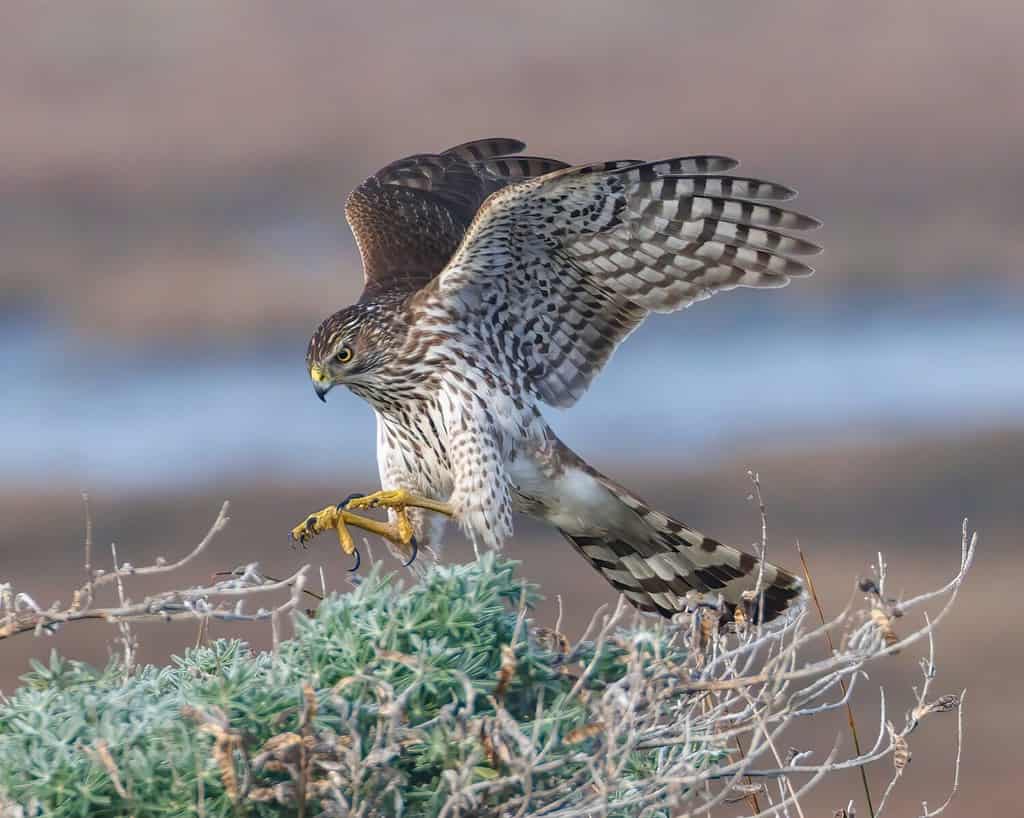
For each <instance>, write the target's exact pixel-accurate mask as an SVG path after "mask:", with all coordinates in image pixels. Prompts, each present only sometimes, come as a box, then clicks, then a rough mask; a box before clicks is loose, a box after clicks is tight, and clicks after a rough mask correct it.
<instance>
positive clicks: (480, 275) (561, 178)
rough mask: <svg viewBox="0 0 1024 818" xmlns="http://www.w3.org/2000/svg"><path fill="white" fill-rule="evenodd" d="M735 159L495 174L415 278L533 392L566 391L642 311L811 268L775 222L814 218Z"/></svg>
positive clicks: (775, 282)
mask: <svg viewBox="0 0 1024 818" xmlns="http://www.w3.org/2000/svg"><path fill="white" fill-rule="evenodd" d="M737 164H738V163H737V162H736V161H735V160H733V159H730V158H728V157H723V156H691V157H680V158H676V159H669V160H662V161H657V162H646V163H631V162H608V163H603V164H598V165H586V166H580V167H573V168H567V169H564V170H561V171H559V172H556V173H549V174H548V175H545V176H543V177H541V178H536V179H531V180H527V181H523V182H521V183H519V184H515V185H513V186H509V187H505V188H504V189H502V190H500V192H497V193H495V194H494V195H493V196H491V197H490V198H489V199H488V200H487V202H486V204H485V205H484V206H483V207H482V208H481V210H480V212H479V213H478V215H477V217H476V219H475V221H474V222H473V223H472V226H471V227H470V228H469V230H468V231H467V233H466V236H465V238H464V239H463V241H462V243H461V245H460V246H459V249H458V251H457V252H456V253H455V254H454V256H453V257H452V259H451V261H450V262H449V264H448V265H447V267H446V268H445V269H444V271H443V272H442V273H441V274H440V275H439V276H438V278H437V280H436V281H435V282H434V284H433V285H432V287H431V288H430V289H429V291H428V292H430V293H431V294H433V295H434V296H435V297H436V298H438V299H440V300H441V301H442V302H443V303H446V304H448V305H449V306H451V307H452V308H453V309H454V310H455V311H456V314H458V315H459V316H460V317H461V320H462V321H463V326H462V330H463V332H464V333H466V334H468V335H470V336H471V337H475V338H476V339H477V340H478V341H479V342H480V343H481V344H483V345H484V346H487V347H489V348H491V349H498V350H501V352H502V353H503V355H504V357H505V359H506V360H507V361H510V362H511V365H512V366H513V367H514V368H515V370H516V371H517V372H519V373H520V375H521V377H522V378H523V380H524V382H525V383H526V384H527V386H528V387H529V388H531V389H532V390H533V391H534V392H535V394H536V395H537V396H538V397H540V398H541V399H542V400H544V401H545V402H547V403H549V404H552V405H555V406H569V405H572V404H573V403H575V402H576V400H578V399H579V397H580V396H581V395H582V394H583V393H584V392H585V391H586V389H587V387H588V386H589V385H590V383H591V382H592V380H593V379H594V377H595V376H596V375H597V373H598V372H599V371H600V370H601V368H602V367H603V366H604V365H605V363H606V362H607V361H608V359H609V358H610V357H611V354H612V352H613V351H614V349H615V347H616V346H617V345H618V344H619V343H621V342H622V340H623V339H624V338H625V337H626V336H627V335H628V334H629V333H630V332H631V331H632V330H633V329H635V328H636V327H637V326H638V325H639V324H640V323H641V322H642V321H643V319H644V318H645V317H646V316H647V315H648V314H649V313H650V312H673V311H675V310H679V309H682V308H683V307H687V306H689V305H690V304H692V303H694V302H695V301H699V300H702V299H704V298H708V297H710V296H711V295H712V294H714V293H715V292H718V291H720V290H729V289H733V288H735V287H782V286H785V285H786V284H788V283H789V281H790V279H791V278H795V277H802V276H808V275H810V274H811V273H812V272H813V270H812V268H811V267H809V266H808V265H807V264H806V263H804V261H803V260H802V259H801V258H798V257H803V256H807V255H812V254H815V253H819V252H820V251H821V248H820V247H819V246H818V245H816V244H814V243H812V242H810V241H807V240H805V239H802V238H799V237H796V236H792V235H789V233H786V232H782V231H783V230H787V231H798V230H807V229H813V228H816V227H818V226H820V222H818V221H817V220H816V219H813V218H811V217H810V216H806V215H804V214H802V213H797V212H795V211H792V210H788V209H786V208H784V207H780V206H779V205H778V204H777V203H778V202H783V201H787V200H789V199H791V198H793V197H794V196H795V195H796V192H795V191H794V190H792V189H791V188H788V187H785V186H783V185H779V184H775V183H772V182H765V181H761V180H758V179H751V178H747V177H739V176H731V175H726V172H727V171H729V170H731V169H732V168H734V167H736V165H737ZM425 295H426V293H425Z"/></svg>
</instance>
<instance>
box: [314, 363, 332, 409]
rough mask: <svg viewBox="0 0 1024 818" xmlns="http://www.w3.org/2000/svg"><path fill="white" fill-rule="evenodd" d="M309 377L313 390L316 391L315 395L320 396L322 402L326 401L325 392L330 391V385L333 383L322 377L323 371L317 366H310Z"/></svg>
mask: <svg viewBox="0 0 1024 818" xmlns="http://www.w3.org/2000/svg"><path fill="white" fill-rule="evenodd" d="M309 377H310V378H311V379H312V381H313V391H314V392H316V396H317V397H318V398H320V400H321V401H322V402H323V403H327V393H328V392H330V391H331V387H332V386H334V384H332V383H331V382H330V381H328V380H327V378H325V377H324V373H323V372H322V371H321V369H320V367H318V366H312V367H310V368H309Z"/></svg>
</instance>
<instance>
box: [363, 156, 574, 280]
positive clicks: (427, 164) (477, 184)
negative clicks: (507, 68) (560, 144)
mask: <svg viewBox="0 0 1024 818" xmlns="http://www.w3.org/2000/svg"><path fill="white" fill-rule="evenodd" d="M525 147H526V145H525V143H523V142H520V141H519V140H516V139H504V138H500V139H481V140H476V141H473V142H466V143H464V144H462V145H457V146H455V147H454V148H449V149H448V150H446V151H444V152H442V153H440V154H417V155H414V156H408V157H406V158H404V159H399V160H398V161H396V162H392V163H391V164H390V165H388V166H387V167H384V168H382V169H381V170H379V171H377V173H375V174H374V175H373V176H371V177H370V178H368V179H366V180H365V181H364V182H363V183H362V184H361V185H359V187H357V188H356V189H355V190H354V191H353V192H352V193H351V194H350V195H349V197H348V201H347V202H346V205H345V216H346V218H347V220H348V223H349V225H350V227H351V228H352V233H353V235H354V236H355V239H356V244H357V245H358V247H359V253H360V256H361V257H362V261H363V271H364V278H365V286H366V289H367V290H371V291H372V290H379V289H390V288H392V287H408V288H417V287H421V286H423V285H424V284H426V283H427V282H428V281H430V279H431V278H433V277H434V276H435V275H437V274H438V273H439V272H440V271H441V270H442V269H443V268H444V266H445V265H446V264H447V263H448V261H449V259H450V258H451V256H452V254H453V253H454V252H455V250H456V248H458V246H459V243H460V242H461V241H462V238H463V236H464V235H465V232H466V230H467V228H468V227H469V225H470V224H471V223H472V221H473V218H474V216H475V215H476V212H477V210H478V209H479V207H480V205H482V204H483V202H484V201H485V200H486V199H487V197H488V196H489V195H491V194H492V193H494V192H495V191H496V190H499V189H501V188H502V187H504V186H506V185H508V184H510V183H512V182H516V181H521V180H523V179H525V178H530V177H533V176H538V175H541V174H544V173H549V172H550V171H553V170H557V169H560V168H564V167H567V166H566V164H565V163H564V162H559V161H558V160H556V159H547V158H540V157H530V156H514V155H513V154H517V153H519V152H520V151H522V150H523V149H524V148H525Z"/></svg>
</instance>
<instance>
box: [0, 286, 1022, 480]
mask: <svg viewBox="0 0 1024 818" xmlns="http://www.w3.org/2000/svg"><path fill="white" fill-rule="evenodd" d="M1022 307H1024V304H1022V303H1020V302H1017V303H1013V302H1006V301H996V300H984V299H973V300H967V299H964V298H952V297H945V298H938V299H934V300H930V301H920V300H918V301H914V302H912V303H911V302H909V301H908V302H894V301H892V300H889V301H884V302H880V303H871V302H861V303H858V304H848V305H844V306H842V307H838V308H837V307H830V308H828V309H809V308H808V307H807V305H804V307H803V309H802V310H800V311H799V312H796V313H794V312H792V311H782V308H781V306H780V302H779V300H778V297H777V296H773V294H764V293H734V294H731V295H730V296H729V297H728V298H720V299H715V300H713V301H711V302H709V303H708V304H701V305H698V306H697V307H696V308H694V309H692V310H689V311H687V312H686V313H685V314H682V315H676V316H665V317H656V318H655V319H653V320H652V321H649V322H648V323H647V324H646V325H645V326H644V327H642V328H641V329H640V330H639V331H638V332H637V333H635V334H634V335H633V336H632V337H631V338H630V339H629V341H628V343H627V344H625V345H624V346H623V347H622V348H621V349H620V350H619V351H618V352H617V354H616V355H615V357H614V358H613V360H612V362H611V364H610V365H609V367H608V368H607V369H606V371H605V373H604V374H603V376H602V377H600V378H599V379H598V381H597V382H596V383H595V385H594V386H593V387H592V389H591V391H590V392H589V393H588V394H587V395H586V396H585V397H584V398H583V400H582V401H581V402H580V404H579V405H578V406H576V407H574V408H573V409H572V410H568V411H556V410H551V411H550V412H549V413H548V415H549V418H550V420H551V422H552V424H553V425H554V426H555V428H556V429H557V430H558V432H559V433H560V434H561V435H562V436H563V438H564V439H565V440H566V441H567V442H568V443H569V444H570V445H572V446H573V447H574V448H577V449H578V450H580V451H582V452H584V453H586V454H587V455H588V456H591V457H594V458H596V459H597V460H598V462H605V463H607V462H609V461H612V460H631V461H637V462H652V461H657V462H680V461H681V462H682V463H683V464H684V465H685V463H687V462H694V461H697V460H698V459H700V458H708V457H714V456H718V455H722V454H724V453H736V452H743V451H744V450H745V449H746V448H747V447H757V448H758V449H763V448H766V447H767V448H772V447H792V446H802V445H813V444H814V443H816V442H819V441H821V440H825V439H832V440H834V439H840V440H842V439H858V438H862V437H864V436H865V435H867V436H870V437H871V438H872V439H879V438H881V439H883V440H892V441H899V440H902V439H905V438H907V437H909V436H913V435H921V434H935V433H948V434H951V435H955V434H959V433H962V432H965V431H967V430H970V429H974V428H980V427H985V426H991V425H997V424H1019V423H1022V422H1024V365H1022V357H1024V318H1022V316H1024V310H1022ZM305 342H306V333H305V331H299V330H296V331H295V332H294V333H283V334H280V335H278V336H276V337H273V338H264V339H262V340H261V341H259V342H257V343H256V344H255V345H243V344H241V343H235V344H233V345H228V344H225V343H224V342H213V341H210V340H204V339H197V340H195V341H194V342H193V343H191V344H186V345H184V346H182V345H175V346H166V345H158V344H152V343H150V344H142V345H136V346H132V345H126V344H125V343H124V342H109V341H107V342H96V341H85V340H83V339H80V338H77V337H75V336H74V334H72V333H71V332H69V331H67V330H64V329H61V328H59V327H55V326H53V325H52V324H49V323H46V322H40V321H37V320H27V319H26V320H22V321H8V322H6V323H5V325H4V327H3V328H2V329H0V370H2V372H3V389H4V395H3V399H2V401H0V484H2V483H11V482H17V483H18V484H20V485H22V486H26V485H29V486H31V485H40V486H41V485H45V484H50V483H56V484H58V485H61V486H66V485H68V484H70V485H75V486H82V487H89V488H93V489H98V488H101V487H111V488H119V489H126V490H139V491H147V490H152V489H156V488H168V487H173V486H176V485H177V486H180V485H185V484H193V485H194V484H197V483H199V484H202V483H204V482H207V481H214V480H223V479H225V478H227V477H230V478H232V479H241V478H249V477H252V478H254V479H255V478H258V477H263V476H270V475H273V476H274V477H276V478H278V479H282V480H288V479H291V478H296V477H299V476H303V477H307V478H308V477H310V476H319V475H325V476H326V475H330V474H339V473H344V472H351V471H357V470H358V471H365V470H366V469H367V468H368V467H369V468H372V463H373V457H374V425H373V418H372V415H371V413H370V411H369V409H368V407H366V406H365V405H364V404H363V403H362V402H361V401H360V400H359V399H357V398H355V397H354V396H352V395H350V394H348V393H347V392H345V391H344V390H335V391H334V392H332V393H331V396H330V401H329V402H328V404H327V405H326V406H324V405H322V404H321V403H320V402H319V401H317V400H316V399H315V397H314V395H313V392H312V389H311V387H310V384H309V381H308V378H307V376H306V373H305V371H304V367H303V354H304V348H305ZM368 464H369V465H368Z"/></svg>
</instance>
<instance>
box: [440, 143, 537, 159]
mask: <svg viewBox="0 0 1024 818" xmlns="http://www.w3.org/2000/svg"><path fill="white" fill-rule="evenodd" d="M523 150H526V143H525V142H522V141H520V140H518V139H508V138H505V137H493V138H490V139H474V140H472V141H470V142H463V143H462V144H461V145H456V146H455V147H454V148H448V150H446V151H442V152H441V155H442V156H457V157H458V158H459V159H463V160H465V161H467V162H474V161H476V162H478V161H480V160H482V159H490V158H492V157H495V156H507V155H508V154H510V153H519V152H520V151H523Z"/></svg>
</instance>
